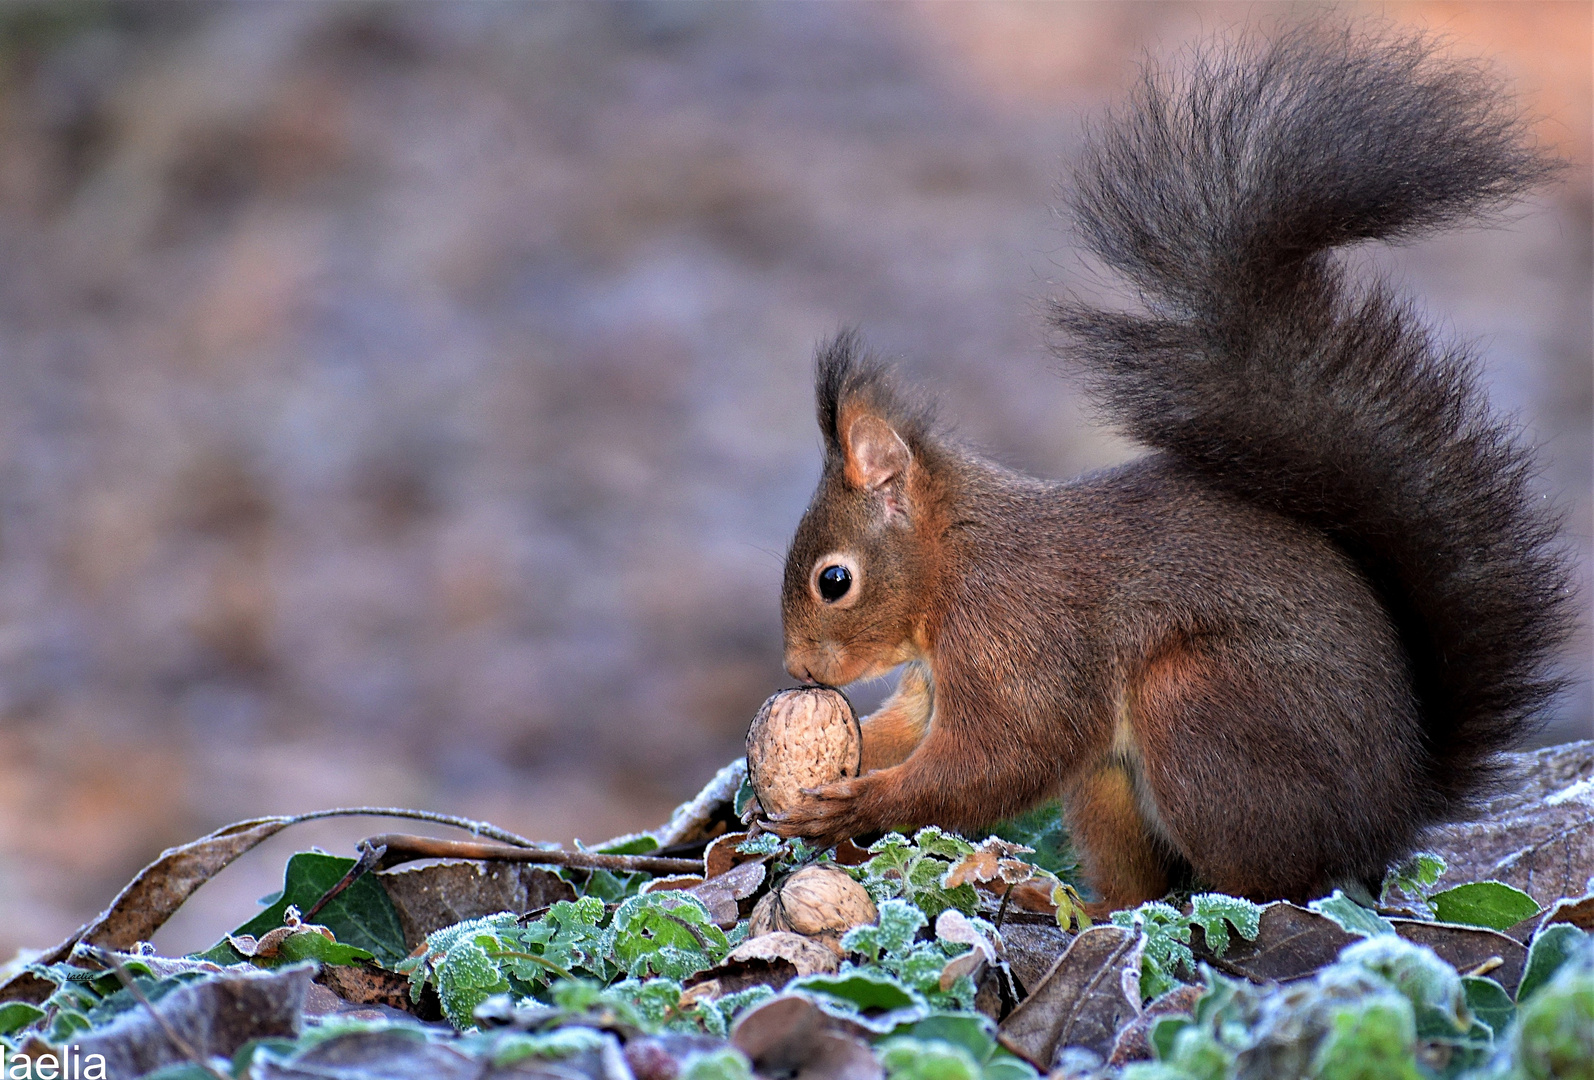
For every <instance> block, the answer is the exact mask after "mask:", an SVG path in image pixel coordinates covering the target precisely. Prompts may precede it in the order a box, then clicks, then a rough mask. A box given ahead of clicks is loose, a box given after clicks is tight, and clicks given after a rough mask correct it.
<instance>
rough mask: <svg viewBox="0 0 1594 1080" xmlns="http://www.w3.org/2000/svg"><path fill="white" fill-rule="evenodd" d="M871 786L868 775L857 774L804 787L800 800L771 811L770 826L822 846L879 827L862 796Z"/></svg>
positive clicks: (775, 830)
mask: <svg viewBox="0 0 1594 1080" xmlns="http://www.w3.org/2000/svg"><path fill="white" fill-rule="evenodd" d="M870 787H871V785H870V784H869V783H868V777H863V776H859V777H854V778H852V779H850V780H838V781H836V782H835V783H833V784H824V785H822V786H820V787H814V788H804V789H803V795H804V798H803V801H802V802H800V803H798V804H797V805H796V806H794V807H792V808H791V809H790V810H787V811H786V812H785V813H781V814H775V815H773V816H772V817H771V818H770V819H769V827H770V829H771V831H773V832H776V833H779V834H780V835H781V836H785V837H793V836H800V837H802V838H803V839H804V840H807V841H808V842H809V843H811V844H814V845H817V846H818V847H821V848H828V847H834V846H835V845H837V844H839V843H841V842H842V841H843V840H847V839H849V838H851V837H854V836H857V835H859V834H860V833H865V832H871V831H873V830H875V829H878V828H879V827H880V826H879V825H878V824H877V823H876V822H875V821H874V815H872V814H870V813H868V812H867V810H866V799H865V796H866V794H867V792H868V790H869V788H870Z"/></svg>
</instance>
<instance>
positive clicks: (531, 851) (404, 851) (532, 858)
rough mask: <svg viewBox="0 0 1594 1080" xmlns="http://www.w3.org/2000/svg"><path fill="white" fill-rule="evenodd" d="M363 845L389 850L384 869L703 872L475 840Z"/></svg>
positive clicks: (681, 865)
mask: <svg viewBox="0 0 1594 1080" xmlns="http://www.w3.org/2000/svg"><path fill="white" fill-rule="evenodd" d="M361 843H362V844H363V845H369V846H370V847H372V848H377V847H385V848H387V853H386V854H385V855H383V856H382V858H381V861H380V862H379V863H378V864H377V868H378V869H383V870H385V869H387V868H388V867H390V866H396V865H398V864H399V863H404V862H410V861H412V860H414V859H483V860H497V861H501V862H525V863H540V864H543V865H548V866H569V867H573V868H575V869H578V870H614V871H619V872H620V873H634V872H636V871H638V870H640V871H642V872H643V873H647V874H690V873H701V872H702V870H703V860H701V859H668V858H664V857H662V856H659V855H599V854H597V853H596V852H591V851H560V850H557V849H548V848H524V847H514V846H512V845H509V844H493V843H483V842H480V841H474V840H439V839H437V838H436V837H431V836H411V835H408V834H406V833H387V834H384V835H382V836H372V837H368V838H366V839H365V840H363V841H361Z"/></svg>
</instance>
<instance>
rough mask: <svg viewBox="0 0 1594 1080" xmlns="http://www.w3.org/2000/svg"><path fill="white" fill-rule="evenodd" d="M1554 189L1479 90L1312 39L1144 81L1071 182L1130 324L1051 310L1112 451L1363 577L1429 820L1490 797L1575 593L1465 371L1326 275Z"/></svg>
mask: <svg viewBox="0 0 1594 1080" xmlns="http://www.w3.org/2000/svg"><path fill="white" fill-rule="evenodd" d="M1554 168H1555V166H1554V164H1553V163H1551V162H1549V161H1548V160H1547V159H1546V158H1544V157H1543V156H1541V155H1540V154H1539V153H1538V152H1536V151H1535V150H1534V149H1533V148H1532V147H1531V145H1530V143H1529V140H1528V139H1527V137H1526V133H1525V130H1524V126H1523V124H1522V123H1521V121H1520V120H1519V117H1518V114H1517V113H1516V111H1515V109H1514V108H1513V106H1512V105H1511V103H1510V102H1509V100H1508V99H1506V98H1505V97H1503V96H1502V95H1501V93H1500V91H1499V88H1498V87H1497V86H1496V85H1494V83H1493V82H1492V81H1491V80H1490V78H1489V77H1488V76H1487V74H1486V72H1485V71H1483V70H1482V69H1480V68H1479V67H1478V66H1476V65H1471V64H1466V63H1460V62H1456V61H1452V60H1449V59H1446V58H1444V57H1442V56H1441V55H1440V54H1439V53H1438V52H1437V50H1436V48H1435V47H1434V45H1433V44H1432V43H1431V42H1429V41H1426V40H1425V39H1422V38H1420V37H1401V38H1392V37H1389V36H1380V35H1378V34H1375V33H1367V32H1363V31H1361V30H1358V29H1353V28H1346V27H1330V26H1323V25H1316V26H1312V27H1309V28H1306V29H1303V30H1296V31H1293V32H1290V33H1287V34H1285V35H1283V36H1281V37H1279V38H1277V39H1276V40H1274V41H1271V42H1269V43H1265V44H1252V45H1244V46H1239V47H1234V48H1230V49H1226V50H1224V49H1214V50H1210V51H1207V52H1204V53H1201V54H1199V55H1197V56H1196V57H1195V59H1194V67H1193V71H1191V72H1190V73H1189V75H1188V76H1187V77H1186V78H1184V79H1183V80H1180V81H1178V82H1175V81H1173V80H1171V79H1170V78H1168V77H1167V76H1165V75H1163V74H1160V73H1158V72H1156V71H1152V72H1150V73H1148V74H1147V76H1146V78H1145V79H1144V80H1143V82H1142V84H1141V86H1140V89H1139V91H1138V93H1137V95H1136V96H1135V98H1134V99H1133V100H1132V102H1131V105H1130V107H1129V109H1128V110H1127V111H1126V112H1125V113H1124V114H1122V115H1120V116H1116V117H1114V118H1111V119H1110V120H1109V121H1108V122H1107V124H1105V125H1104V126H1103V128H1102V129H1101V130H1100V131H1098V132H1096V133H1095V136H1094V138H1093V139H1092V141H1091V145H1090V146H1089V148H1088V149H1087V152H1086V156H1085V158H1084V163H1083V165H1082V167H1081V168H1080V171H1079V174H1078V178H1077V190H1076V195H1075V210H1076V211H1077V214H1078V219H1079V222H1080V225H1081V228H1082V230H1083V233H1084V236H1085V238H1086V240H1087V242H1088V243H1089V245H1090V247H1091V248H1092V249H1093V250H1094V251H1095V252H1096V253H1097V254H1098V255H1099V256H1100V257H1101V258H1102V259H1103V260H1105V262H1106V263H1107V264H1108V265H1110V266H1111V267H1113V268H1114V269H1116V270H1117V271H1119V272H1120V273H1122V274H1123V275H1124V276H1125V277H1127V278H1128V279H1129V280H1130V281H1131V282H1132V283H1133V284H1134V285H1135V286H1136V287H1137V288H1138V290H1139V292H1140V295H1141V299H1142V301H1143V303H1144V305H1145V311H1144V312H1141V313H1119V312H1110V311H1103V310H1099V309H1096V308H1093V307H1089V306H1086V305H1083V304H1079V303H1072V302H1064V303H1059V304H1058V305H1056V307H1055V310H1054V319H1055V323H1056V325H1057V326H1058V328H1059V329H1061V330H1062V331H1064V333H1065V335H1066V338H1067V342H1066V344H1064V345H1062V346H1061V351H1062V352H1063V355H1064V356H1065V357H1066V358H1067V359H1069V360H1070V361H1075V362H1077V363H1078V364H1079V365H1080V366H1081V367H1082V368H1083V369H1084V371H1085V374H1086V379H1087V387H1088V389H1089V390H1090V392H1091V393H1092V395H1093V397H1094V398H1095V399H1096V400H1097V401H1098V402H1099V403H1100V405H1101V406H1102V407H1103V409H1104V410H1105V412H1106V413H1107V415H1108V416H1109V418H1111V419H1112V420H1113V421H1115V422H1116V423H1117V424H1118V425H1119V426H1120V427H1121V428H1122V429H1123V430H1124V431H1125V432H1126V433H1128V434H1129V435H1131V436H1133V437H1134V438H1136V439H1138V440H1140V441H1142V442H1144V443H1146V444H1148V445H1150V446H1152V447H1155V448H1158V449H1160V450H1163V451H1165V452H1166V453H1168V454H1171V455H1173V456H1175V457H1176V458H1178V459H1180V460H1182V461H1183V462H1185V463H1186V464H1187V465H1188V467H1190V468H1192V469H1194V470H1196V471H1198V472H1199V473H1201V474H1202V475H1204V476H1205V477H1206V478H1207V480H1208V481H1210V482H1211V483H1213V484H1215V485H1218V486H1221V487H1223V488H1225V489H1227V490H1229V491H1232V492H1235V493H1237V494H1239V495H1241V496H1242V497H1244V498H1246V499H1248V500H1251V501H1253V502H1256V503H1259V504H1262V505H1265V506H1268V507H1271V508H1273V509H1276V510H1279V511H1282V512H1283V513H1286V514H1289V515H1291V516H1293V517H1295V518H1297V519H1301V520H1304V521H1306V522H1308V523H1310V524H1311V525H1313V526H1315V527H1317V528H1320V529H1322V530H1323V531H1324V532H1326V533H1327V534H1329V535H1330V536H1331V537H1332V538H1333V539H1334V541H1335V542H1337V543H1338V544H1339V545H1341V547H1342V548H1343V549H1344V550H1345V551H1347V552H1348V553H1349V554H1350V555H1351V556H1352V557H1353V558H1354V559H1355V560H1356V561H1357V563H1358V564H1359V565H1361V566H1362V567H1363V568H1364V570H1365V572H1366V574H1367V576H1368V578H1369V579H1370V580H1371V581H1372V582H1373V584H1374V586H1375V587H1376V588H1377V589H1378V591H1379V593H1380V594H1381V596H1382V597H1383V598H1384V600H1385V602H1386V604H1387V605H1388V609H1389V611H1390V613H1391V615H1392V616H1393V619H1394V622H1395V625H1396V627H1397V628H1398V630H1399V632H1400V634H1401V637H1402V640H1403V642H1404V644H1405V646H1406V649H1407V651H1408V656H1409V664H1410V670H1411V675H1412V679H1413V686H1414V689H1415V692H1416V694H1417V697H1418V700H1419V702H1420V705H1421V708H1422V713H1423V716H1424V722H1425V724H1426V730H1427V733H1428V739H1429V746H1430V749H1431V754H1432V791H1431V792H1430V804H1429V805H1428V806H1427V807H1426V808H1425V809H1426V810H1427V814H1426V815H1425V816H1426V817H1427V818H1428V820H1431V821H1438V820H1442V819H1444V818H1446V817H1450V816H1453V815H1459V814H1461V813H1463V812H1465V811H1466V810H1467V809H1468V808H1469V805H1470V804H1472V803H1473V802H1475V801H1476V799H1477V798H1478V797H1479V796H1480V795H1481V794H1484V793H1485V792H1487V791H1488V789H1489V787H1490V785H1491V782H1492V781H1493V780H1495V779H1496V777H1497V772H1496V767H1495V766H1494V764H1493V760H1494V759H1493V755H1494V754H1495V752H1496V751H1498V750H1500V749H1502V748H1504V747H1506V746H1508V745H1510V744H1511V743H1512V742H1514V741H1516V740H1517V739H1518V738H1519V737H1520V736H1521V735H1522V734H1523V733H1524V732H1525V730H1526V729H1527V728H1528V727H1529V726H1530V725H1531V723H1532V721H1533V718H1534V715H1535V713H1536V712H1537V711H1538V710H1539V708H1540V707H1541V706H1542V705H1544V703H1545V701H1546V699H1547V698H1548V697H1549V696H1550V695H1551V694H1553V693H1554V691H1555V690H1556V688H1557V686H1558V685H1559V684H1558V681H1557V680H1556V679H1555V678H1554V677H1553V676H1552V675H1551V674H1550V670H1549V669H1550V666H1551V662H1552V660H1553V653H1554V651H1555V649H1556V647H1557V646H1558V645H1559V644H1560V642H1561V641H1562V640H1563V638H1564V635H1565V633H1566V632H1567V627H1568V625H1569V617H1570V616H1569V608H1570V604H1569V600H1570V595H1569V588H1570V587H1569V580H1570V576H1569V573H1568V569H1567V564H1566V561H1565V558H1564V556H1563V555H1562V554H1561V553H1560V551H1559V549H1558V548H1557V547H1556V542H1555V526H1556V518H1555V515H1554V514H1553V513H1552V512H1551V511H1550V510H1549V509H1548V508H1547V506H1546V505H1545V504H1544V502H1543V500H1542V499H1541V498H1539V497H1538V496H1536V495H1535V494H1534V493H1533V491H1532V489H1531V481H1532V477H1533V462H1532V458H1531V456H1530V452H1529V450H1528V448H1527V446H1526V445H1525V444H1524V443H1523V442H1522V441H1521V439H1520V437H1519V436H1518V435H1517V434H1516V432H1515V431H1514V430H1513V428H1512V426H1511V425H1510V424H1508V423H1507V422H1505V421H1504V420H1502V419H1501V418H1499V417H1497V416H1496V415H1494V414H1493V413H1492V412H1491V411H1490V409H1489V408H1488V405H1487V403H1486V401H1485V400H1484V396H1483V394H1482V392H1481V391H1480V390H1479V388H1478V386H1477V378H1476V371H1475V365H1474V363H1473V361H1472V360H1471V358H1470V357H1469V356H1468V355H1467V353H1466V352H1465V351H1464V350H1463V349H1461V348H1458V347H1456V346H1453V345H1447V344H1443V343H1441V342H1439V341H1438V340H1436V338H1435V335H1434V334H1433V333H1432V332H1431V331H1430V330H1429V329H1428V328H1427V327H1425V326H1424V325H1423V324H1422V323H1421V322H1420V321H1419V319H1418V318H1417V317H1416V315H1415V314H1414V312H1413V311H1412V309H1411V308H1410V307H1409V306H1408V305H1407V304H1405V303H1404V302H1402V301H1400V300H1399V299H1397V298H1396V297H1395V296H1394V295H1393V294H1392V293H1391V292H1390V290H1389V289H1388V288H1387V287H1386V286H1385V285H1384V284H1382V283H1374V284H1372V285H1369V286H1366V287H1362V288H1353V287H1352V286H1351V285H1350V284H1349V283H1348V282H1347V280H1346V277H1345V275H1344V272H1343V270H1342V269H1341V268H1340V266H1338V265H1337V264H1336V263H1335V262H1334V261H1333V259H1332V256H1331V249H1333V248H1335V247H1338V246H1341V245H1344V244H1349V243H1353V242H1356V241H1360V240H1369V239H1384V240H1403V239H1409V238H1412V237H1415V236H1418V235H1421V234H1424V233H1427V232H1429V231H1431V230H1433V229H1436V228H1438V227H1440V226H1444V225H1448V224H1452V223H1454V222H1457V221H1459V220H1461V219H1464V218H1466V217H1469V216H1472V215H1475V214H1479V213H1482V212H1486V211H1488V210H1491V209H1494V208H1496V207H1498V206H1500V205H1502V204H1503V203H1504V202H1505V201H1507V200H1508V199H1510V198H1511V197H1512V196H1515V195H1517V194H1519V193H1521V192H1522V191H1523V190H1524V189H1526V188H1527V187H1529V186H1530V185H1532V184H1534V183H1535V182H1537V181H1539V180H1541V179H1543V178H1545V177H1546V176H1547V175H1548V174H1549V173H1551V172H1553V171H1554ZM1413 795H1414V798H1415V799H1417V800H1421V799H1422V795H1421V793H1413Z"/></svg>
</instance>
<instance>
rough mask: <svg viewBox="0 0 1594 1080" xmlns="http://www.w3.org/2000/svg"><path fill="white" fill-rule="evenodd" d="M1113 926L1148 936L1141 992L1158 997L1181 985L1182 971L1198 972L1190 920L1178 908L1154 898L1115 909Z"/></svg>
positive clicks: (1142, 961)
mask: <svg viewBox="0 0 1594 1080" xmlns="http://www.w3.org/2000/svg"><path fill="white" fill-rule="evenodd" d="M1112 921H1113V925H1114V926H1119V927H1123V928H1124V929H1126V930H1138V931H1140V933H1141V934H1143V935H1144V937H1145V948H1144V950H1143V952H1142V957H1141V982H1140V994H1141V996H1142V997H1143V998H1146V999H1148V1000H1149V999H1150V998H1154V997H1158V996H1160V995H1162V994H1164V993H1166V992H1168V991H1169V990H1172V989H1173V988H1174V987H1175V986H1177V985H1178V981H1179V976H1180V974H1181V973H1191V974H1193V973H1194V971H1195V956H1194V954H1193V953H1192V952H1191V951H1190V920H1189V919H1188V918H1186V917H1185V916H1184V914H1183V913H1182V912H1180V911H1179V909H1177V908H1175V907H1173V906H1171V905H1169V904H1164V903H1162V902H1161V901H1153V902H1151V903H1148V904H1141V905H1140V906H1139V907H1138V908H1135V909H1133V910H1131V911H1115V912H1113V915H1112Z"/></svg>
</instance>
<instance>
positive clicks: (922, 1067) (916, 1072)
mask: <svg viewBox="0 0 1594 1080" xmlns="http://www.w3.org/2000/svg"><path fill="white" fill-rule="evenodd" d="M875 1053H876V1054H877V1055H878V1056H879V1058H880V1064H881V1065H884V1066H885V1070H886V1076H887V1077H889V1078H890V1080H981V1073H982V1070H981V1068H980V1063H979V1062H977V1061H975V1060H974V1057H973V1055H971V1054H970V1053H969V1052H968V1051H967V1050H965V1049H964V1048H963V1047H961V1046H958V1045H956V1044H954V1043H949V1042H943V1041H942V1040H940V1039H916V1038H912V1037H906V1036H905V1037H898V1038H893V1039H887V1040H885V1041H884V1042H882V1043H881V1044H880V1045H879V1046H878V1047H876V1049H875Z"/></svg>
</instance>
